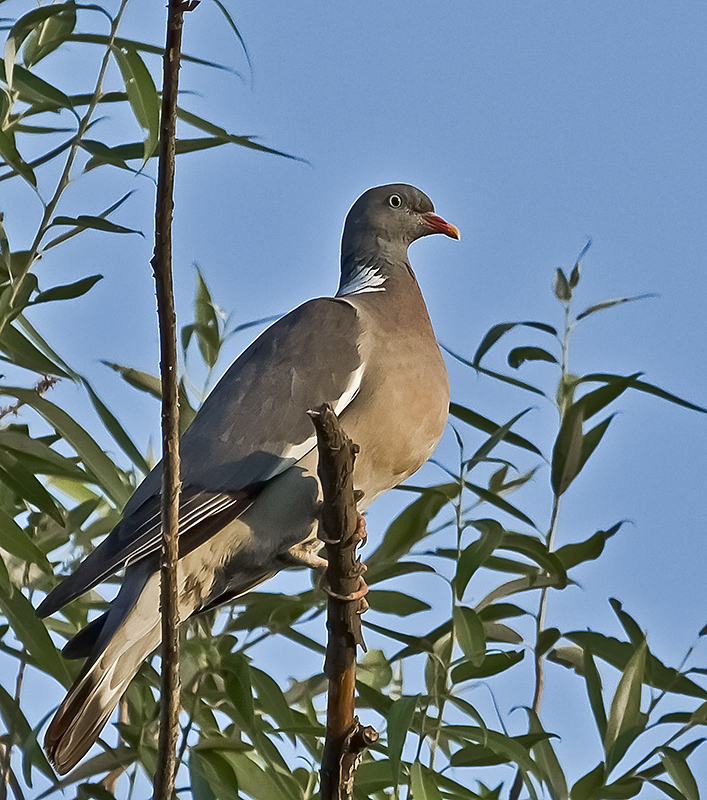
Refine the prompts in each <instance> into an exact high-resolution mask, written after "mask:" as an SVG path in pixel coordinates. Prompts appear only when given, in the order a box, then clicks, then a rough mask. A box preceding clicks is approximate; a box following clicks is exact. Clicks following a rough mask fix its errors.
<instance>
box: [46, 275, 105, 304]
mask: <svg viewBox="0 0 707 800" xmlns="http://www.w3.org/2000/svg"><path fill="white" fill-rule="evenodd" d="M100 280H103V275H90V276H89V277H88V278H81V280H80V281H76V282H75V283H67V284H64V285H63V286H53V287H52V288H51V289H46V290H45V291H43V292H40V293H39V294H38V295H37V296H36V297H35V298H34V300H33V301H32V305H37V304H38V303H51V302H52V301H54V300H73V299H74V298H76V297H81V296H82V295H84V294H86V292H88V291H90V290H91V289H92V288H93V287H94V286H95V285H96V284H97V283H98V281H100Z"/></svg>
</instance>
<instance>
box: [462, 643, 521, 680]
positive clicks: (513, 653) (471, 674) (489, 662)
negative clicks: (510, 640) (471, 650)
mask: <svg viewBox="0 0 707 800" xmlns="http://www.w3.org/2000/svg"><path fill="white" fill-rule="evenodd" d="M524 656H525V652H524V651H523V650H507V651H505V652H503V653H487V654H486V657H485V658H484V660H483V661H482V662H481V664H480V665H479V666H478V667H477V666H475V665H474V664H472V663H471V662H470V661H464V662H463V663H461V664H458V665H457V666H456V667H454V669H453V670H452V683H461V682H462V681H470V680H479V679H480V678H488V677H489V676H491V675H498V673H499V672H505V671H506V670H507V669H510V668H511V667H513V666H515V665H516V664H518V663H519V662H521V661H522V660H523V657H524Z"/></svg>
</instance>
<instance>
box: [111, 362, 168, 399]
mask: <svg viewBox="0 0 707 800" xmlns="http://www.w3.org/2000/svg"><path fill="white" fill-rule="evenodd" d="M103 363H104V364H105V365H106V366H107V367H110V368H111V369H112V370H114V371H115V372H117V373H118V374H119V375H120V377H121V378H122V379H123V380H124V381H125V382H126V383H127V384H129V385H130V386H132V387H133V388H134V389H139V390H140V391H141V392H146V393H147V394H150V395H152V396H153V397H156V398H157V399H158V400H161V399H162V383H161V381H160V379H159V378H158V377H157V376H156V375H152V374H150V373H149V372H143V371H142V370H140V369H134V368H133V367H124V366H123V365H122V364H115V363H113V362H112V361H104V362H103Z"/></svg>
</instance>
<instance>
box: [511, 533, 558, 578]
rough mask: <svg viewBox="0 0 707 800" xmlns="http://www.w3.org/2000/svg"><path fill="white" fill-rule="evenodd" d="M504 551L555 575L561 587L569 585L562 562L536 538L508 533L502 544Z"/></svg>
mask: <svg viewBox="0 0 707 800" xmlns="http://www.w3.org/2000/svg"><path fill="white" fill-rule="evenodd" d="M501 548H502V549H503V550H510V551H511V552H513V553H520V554H522V555H524V556H526V557H527V558H530V559H532V560H533V561H534V562H535V563H536V564H538V565H539V566H540V567H542V569H543V570H545V572H548V573H550V574H551V575H555V576H556V577H557V578H558V580H559V583H560V585H566V584H567V573H566V572H565V568H564V566H563V565H562V562H561V561H560V560H559V559H558V558H557V556H556V555H555V553H551V552H550V551H549V550H548V549H547V545H546V544H545V542H542V541H540V539H538V538H536V537H535V536H529V535H528V534H524V533H516V532H515V531H506V532H505V534H504V536H503V542H502V543H501Z"/></svg>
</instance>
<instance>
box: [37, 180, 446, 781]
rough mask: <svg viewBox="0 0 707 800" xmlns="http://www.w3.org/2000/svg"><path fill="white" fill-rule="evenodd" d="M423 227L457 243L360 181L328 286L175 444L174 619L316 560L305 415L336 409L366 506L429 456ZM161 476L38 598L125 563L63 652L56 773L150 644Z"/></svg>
mask: <svg viewBox="0 0 707 800" xmlns="http://www.w3.org/2000/svg"><path fill="white" fill-rule="evenodd" d="M432 233H443V234H445V235H447V236H450V237H452V238H454V239H458V238H459V231H458V229H457V228H456V227H454V226H453V225H450V224H449V223H447V222H445V221H444V220H443V219H442V218H441V217H439V216H437V215H436V214H435V213H434V206H433V205H432V202H431V201H430V199H429V198H428V197H427V196H426V195H425V194H423V193H422V192H421V191H420V190H419V189H416V188H414V187H413V186H408V185H405V184H392V185H389V186H379V187H377V188H374V189H369V190H368V191H367V192H365V193H364V194H363V195H362V196H361V197H360V198H359V199H358V200H357V201H356V203H355V204H354V205H353V207H352V208H351V211H350V212H349V214H348V216H347V218H346V223H345V226H344V234H343V239H342V244H341V281H340V284H339V289H338V291H337V293H336V295H335V296H334V297H326V298H318V299H316V300H310V301H309V302H307V303H305V304H304V305H302V306H300V307H299V308H297V309H295V310H294V311H292V312H290V313H289V314H287V315H286V316H285V317H282V318H281V319H280V320H278V321H277V322H276V323H275V324H274V325H272V326H271V327H270V328H268V329H267V330H266V331H265V332H264V333H262V334H261V335H260V336H259V337H258V338H257V339H256V340H255V341H254V342H253V344H251V345H250V347H248V348H247V349H246V351H245V352H244V353H243V354H242V355H241V356H240V357H239V358H238V359H237V360H236V361H235V362H234V363H233V364H232V365H231V367H230V368H229V369H228V371H227V372H226V374H225V375H224V376H223V378H222V379H221V380H220V381H219V383H218V384H217V385H216V387H215V388H214V390H213V391H212V393H211V394H210V395H209V397H208V398H207V399H206V401H205V402H204V405H203V406H202V408H201V409H200V411H199V412H198V414H197V415H196V417H195V419H194V421H193V422H192V424H191V425H190V427H189V428H188V430H187V431H186V432H185V434H184V436H183V437H182V440H181V465H182V495H181V506H180V522H179V547H180V550H179V552H180V560H179V565H178V581H179V618H180V620H182V621H183V620H186V619H187V618H188V617H190V616H191V615H192V614H195V613H198V612H200V611H204V610H206V609H209V608H213V607H215V606H217V605H220V604H221V603H227V602H230V601H232V600H234V599H235V598H237V597H239V596H241V595H243V594H245V593H246V592H248V591H250V590H251V589H252V588H253V587H254V586H257V585H258V584H259V583H261V582H262V581H264V580H266V579H267V578H270V577H271V576H273V575H275V573H277V572H278V571H279V570H281V569H283V568H285V567H297V566H300V567H301V566H315V565H319V564H321V563H322V559H321V558H319V556H318V555H317V550H318V549H319V548H320V546H321V542H320V541H319V540H318V539H317V528H318V509H319V505H320V502H321V490H320V486H319V481H318V479H317V450H316V439H315V435H314V429H313V427H312V422H311V419H310V418H309V416H308V415H307V411H308V410H309V409H313V408H315V407H317V406H319V405H321V404H322V403H324V402H328V403H330V404H331V405H332V406H333V408H334V410H335V412H336V413H337V414H338V415H339V417H340V420H341V423H342V427H343V428H344V430H345V431H346V434H347V435H348V436H349V437H350V438H351V439H352V440H353V441H354V442H356V443H357V444H358V445H359V446H360V453H359V455H358V458H357V460H356V465H355V470H354V483H355V486H356V489H357V490H360V491H361V492H363V495H362V499H361V501H360V503H359V510H360V511H362V510H363V509H364V508H366V506H368V505H369V504H370V503H372V502H373V501H374V500H375V499H376V498H377V497H379V496H380V495H382V494H383V493H384V492H386V491H387V490H388V489H391V488H392V487H393V486H396V485H397V484H399V483H400V482H401V481H404V480H405V479H406V478H408V477H409V476H410V475H412V474H413V472H415V471H416V470H417V469H418V468H419V467H420V466H422V464H423V463H424V462H425V461H426V460H427V459H428V458H429V457H430V455H431V454H432V451H433V450H434V449H435V447H436V445H437V443H438V441H439V439H440V437H441V435H442V431H443V429H444V426H445V422H446V419H447V412H448V405H449V382H448V379H447V372H446V370H445V366H444V362H443V360H442V355H441V353H440V350H439V347H438V345H437V341H436V339H435V335H434V332H433V330H432V325H431V323H430V319H429V316H428V314H427V308H426V306H425V303H424V300H423V299H422V294H421V293H420V288H419V286H418V284H417V280H416V279H415V275H414V273H413V271H412V269H411V268H410V264H409V263H408V257H407V249H408V245H410V244H411V243H412V242H414V241H415V240H416V239H419V238H420V237H422V236H427V235H428V234H432ZM160 485H161V469H160V466H159V465H158V466H157V467H155V469H154V470H153V471H152V472H151V473H150V474H149V475H148V476H147V477H146V478H145V480H144V481H143V482H142V484H141V485H140V486H139V487H138V488H137V489H136V491H135V493H134V494H133V495H132V497H131V498H130V500H129V501H128V503H127V504H126V506H125V509H124V512H123V517H122V520H121V521H120V522H119V523H118V525H117V526H116V527H115V528H114V530H113V531H112V533H111V534H110V535H109V536H108V537H107V538H106V539H105V540H104V541H103V542H101V543H100V544H99V545H98V547H96V549H95V550H94V551H93V552H92V553H91V554H90V555H89V556H88V557H87V558H86V559H85V560H84V561H83V562H82V563H81V564H80V565H79V566H78V568H77V569H76V570H75V572H74V573H73V574H72V575H70V576H68V577H67V578H65V579H64V580H63V581H62V582H61V583H60V584H59V585H58V586H57V587H56V588H55V589H54V590H53V591H52V592H51V593H50V594H49V595H48V596H47V597H46V598H45V599H44V601H43V602H42V603H41V605H40V606H39V608H38V614H39V615H40V616H43V617H44V616H48V615H50V614H53V613H54V612H56V611H58V610H59V609H60V608H61V607H62V606H64V605H65V604H66V603H68V602H70V601H71V600H74V599H75V598H77V597H78V596H79V595H81V594H83V593H84V592H86V591H88V590H89V589H91V588H92V587H94V586H96V585H97V584H99V583H100V582H101V581H103V580H104V579H105V578H107V577H108V576H109V575H112V574H113V573H114V572H116V571H118V570H120V569H122V568H125V576H124V578H123V581H122V585H121V588H120V591H119V593H118V595H117V597H116V598H115V600H113V602H112V603H111V604H110V607H109V609H108V610H107V611H106V612H105V613H104V614H103V616H101V617H98V618H97V619H95V620H94V621H93V622H90V623H89V624H88V626H87V627H86V628H84V629H83V630H81V631H80V632H79V633H78V634H77V635H76V636H75V637H74V638H73V639H72V640H71V641H69V642H68V644H67V645H66V647H65V649H64V654H65V656H67V657H68V658H86V659H87V661H86V664H85V666H84V667H83V670H82V671H81V673H80V674H79V676H78V678H77V679H76V681H75V682H74V684H73V686H72V687H71V688H70V689H69V692H68V694H67V696H66V698H65V699H64V701H63V702H62V704H61V705H60V707H59V709H58V711H57V712H56V714H55V716H54V719H53V720H52V722H51V724H50V725H49V728H48V730H47V733H46V736H45V740H44V746H45V748H46V751H47V753H48V755H49V757H50V759H51V760H52V762H53V763H54V766H55V767H56V770H57V772H59V773H61V774H63V773H66V772H68V771H69V770H70V769H72V768H73V767H74V766H75V765H76V764H77V763H78V762H79V761H80V759H81V758H83V756H84V755H85V754H86V752H87V751H88V750H89V748H90V747H91V745H92V744H93V743H94V742H95V741H96V739H97V738H98V736H99V734H100V732H101V730H102V728H103V726H104V725H105V724H106V722H107V721H108V718H109V717H110V715H111V713H112V711H113V709H114V708H115V707H116V705H117V704H118V701H119V700H120V697H121V695H122V694H123V692H124V691H125V689H126V688H127V686H128V684H129V683H130V681H131V679H132V678H133V676H134V675H135V673H136V672H137V670H138V669H139V667H140V664H141V663H142V662H143V660H144V659H145V658H146V657H147V656H148V655H149V654H150V653H151V652H152V651H153V650H154V649H155V648H156V647H157V646H158V645H159V643H160V611H159V606H160V604H159V583H160V575H159V551H160V547H161V533H160Z"/></svg>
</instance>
